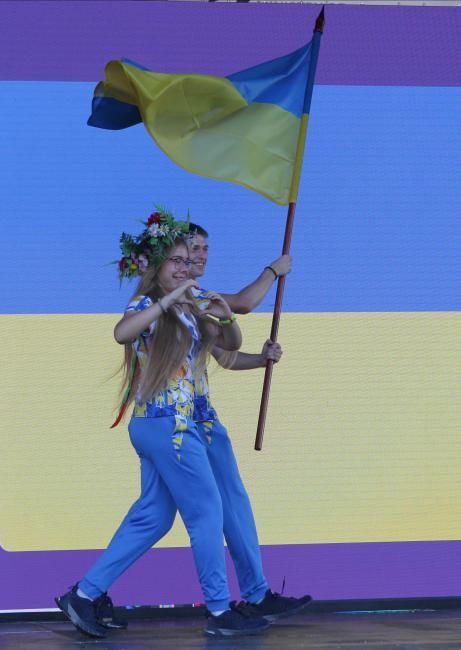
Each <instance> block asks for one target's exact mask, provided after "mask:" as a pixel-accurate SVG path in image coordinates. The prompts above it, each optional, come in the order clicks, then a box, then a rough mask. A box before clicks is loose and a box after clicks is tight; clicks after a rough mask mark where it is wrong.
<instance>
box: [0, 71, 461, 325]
mask: <svg viewBox="0 0 461 650" xmlns="http://www.w3.org/2000/svg"><path fill="white" fill-rule="evenodd" d="M92 90H93V83H83V82H1V83H0V96H1V102H2V107H3V120H4V123H5V124H8V125H9V126H8V129H7V130H5V132H4V133H3V135H2V147H3V152H4V161H6V162H5V163H4V165H3V167H2V175H1V177H0V194H1V195H2V212H3V214H5V215H7V218H6V219H3V223H2V239H3V241H4V245H3V247H2V262H3V268H4V269H9V270H10V272H11V282H7V283H4V286H3V289H2V300H1V303H0V313H105V312H106V313H108V312H110V313H113V312H119V311H120V310H121V309H122V308H123V305H124V304H125V302H126V301H127V299H128V297H129V295H130V293H131V291H132V290H133V289H134V287H129V286H126V287H123V288H122V289H121V290H119V289H118V284H117V277H116V271H115V267H107V266H105V264H106V263H107V262H110V261H111V260H115V259H117V258H118V256H119V249H118V237H119V234H120V233H121V232H122V231H123V230H126V231H129V232H136V231H137V230H138V229H139V223H138V221H137V220H138V219H141V218H145V217H146V216H147V215H148V214H149V211H150V210H151V208H152V206H153V203H154V202H160V203H164V204H166V205H169V206H170V207H171V208H172V209H173V210H175V211H176V213H177V214H178V215H179V216H184V215H185V214H186V213H187V210H188V209H190V211H191V215H192V218H193V220H194V221H197V222H200V223H203V225H204V226H205V227H206V228H207V229H208V230H209V231H210V233H211V240H210V243H211V255H210V263H209V269H208V272H207V278H206V281H205V282H204V284H205V286H207V287H213V288H216V289H218V290H221V291H233V290H236V289H238V288H240V287H241V286H242V285H243V284H244V283H246V282H248V281H250V280H251V279H252V278H253V277H254V276H255V275H257V274H258V273H259V272H260V271H261V270H262V268H263V267H264V266H265V265H266V264H268V263H269V262H270V261H271V260H272V259H274V258H275V257H276V256H277V255H278V254H279V251H280V248H281V238H282V233H283V227H284V216H285V210H284V208H281V207H278V206H275V205H272V204H270V203H269V202H268V201H267V200H265V199H263V198H262V197H259V196H258V195H253V193H251V192H248V191H247V190H245V189H244V188H240V187H236V186H233V185H229V184H226V183H223V182H219V181H214V180H211V179H205V178H199V177H197V176H193V175H191V174H188V173H187V172H185V171H183V170H181V169H179V168H178V167H176V166H175V165H174V164H173V163H172V162H171V161H170V160H169V159H168V158H167V157H166V156H165V155H164V154H162V153H161V152H160V151H157V150H156V148H155V147H152V144H151V142H150V139H149V138H148V137H147V136H146V133H145V131H144V129H143V127H142V126H138V127H134V128H132V129H130V130H128V131H125V132H119V133H114V132H110V131H100V130H97V129H90V128H88V127H87V126H86V119H87V115H88V108H89V102H90V98H91V94H92ZM314 93H315V97H314V100H313V105H315V111H314V112H313V115H312V118H311V123H310V128H309V144H308V147H307V150H306V159H305V164H304V171H303V174H304V178H303V180H302V183H301V193H300V196H299V207H298V214H297V221H296V225H295V235H294V247H293V255H294V260H295V265H294V271H293V274H292V276H291V277H290V279H289V282H288V283H287V290H286V297H285V300H284V309H285V310H287V311H299V312H303V311H420V310H423V311H426V310H428V311H431V310H442V311H446V310H459V309H460V308H461V294H460V292H459V277H460V276H461V259H460V256H459V250H460V244H461V221H460V219H459V214H460V213H461V197H460V194H459V187H461V130H460V129H459V128H458V126H459V124H460V123H461V88H453V87H450V88H448V87H445V88H444V87H437V88H430V87H424V88H418V87H411V88H404V87H373V86H367V87H361V86H318V87H316V88H315V91H314ZM25 188H26V189H27V191H25ZM178 188H180V191H178ZM383 189H384V191H383ZM221 213H223V214H225V215H226V218H225V219H221V218H220V215H221ZM229 214H231V215H232V219H229ZM273 301H274V293H270V294H269V295H268V296H267V298H266V299H265V300H264V301H263V303H262V304H261V306H260V308H259V310H260V311H264V312H267V311H271V310H272V306H273Z"/></svg>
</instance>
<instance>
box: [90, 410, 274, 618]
mask: <svg viewBox="0 0 461 650" xmlns="http://www.w3.org/2000/svg"><path fill="white" fill-rule="evenodd" d="M129 432H130V438H131V442H132V444H133V446H134V448H135V449H136V452H137V453H138V455H139V457H140V461H141V495H140V497H139V499H138V500H137V501H136V502H135V503H134V504H133V506H132V507H131V508H130V510H129V511H128V514H127V515H126V517H125V519H124V520H123V522H122V524H121V525H120V527H119V529H118V530H117V532H116V533H115V535H114V537H113V538H112V540H111V542H110V544H109V546H108V548H107V549H106V551H104V553H103V554H102V555H101V556H100V557H99V559H98V560H97V561H96V563H95V564H94V565H93V566H92V567H91V569H90V570H89V571H88V573H87V574H86V575H85V577H84V579H83V580H82V581H81V582H80V583H79V587H80V588H81V589H82V590H83V591H84V592H85V593H86V594H87V595H88V596H90V597H91V598H97V597H98V596H99V595H100V594H101V593H103V592H105V591H107V590H108V589H109V587H110V585H111V584H112V583H113V582H114V581H115V580H116V579H117V578H118V577H119V576H120V575H121V574H122V573H123V572H124V571H125V570H126V569H127V568H128V567H129V566H131V564H133V562H135V561H136V560H137V559H138V558H139V557H140V556H141V555H142V554H143V553H145V552H146V551H147V550H149V549H150V548H151V547H152V546H153V545H154V544H155V543H156V542H158V541H159V539H161V538H162V537H163V536H164V535H165V534H166V533H167V532H168V531H169V530H170V528H171V527H172V525H173V522H174V519H175V515H176V511H177V510H179V513H180V515H181V518H182V520H183V521H184V524H185V526H186V529H187V531H188V533H189V537H190V541H191V546H192V550H193V555H194V560H195V564H196V568H197V572H198V577H199V580H200V585H201V587H202V591H203V595H204V600H205V603H206V605H207V607H208V609H210V611H219V610H222V609H226V608H227V607H228V604H229V590H228V585H227V575H226V567H225V559H224V544H223V531H224V535H225V537H226V541H227V544H228V546H229V550H230V552H231V555H232V559H233V561H234V564H235V569H236V573H237V577H238V580H239V584H240V589H241V594H242V597H243V598H245V599H246V600H251V601H253V602H256V601H258V600H259V599H260V598H262V597H263V596H264V594H265V592H266V590H267V588H268V587H267V583H266V580H265V578H264V575H263V572H262V564H261V555H260V550H259V543H258V538H257V533H256V527H255V523H254V519H253V514H252V511H251V505H250V502H249V499H248V495H247V493H246V491H245V488H244V486H243V484H242V481H241V478H240V475H239V472H238V468H237V463H236V461H235V457H234V453H233V451H232V445H231V443H230V440H229V437H228V435H227V431H226V429H225V428H224V427H223V426H222V425H221V424H220V423H219V422H218V421H215V422H213V423H194V422H193V421H192V420H189V419H188V420H187V424H186V427H184V426H181V427H178V426H177V420H176V418H175V417H162V418H132V419H131V422H130V425H129Z"/></svg>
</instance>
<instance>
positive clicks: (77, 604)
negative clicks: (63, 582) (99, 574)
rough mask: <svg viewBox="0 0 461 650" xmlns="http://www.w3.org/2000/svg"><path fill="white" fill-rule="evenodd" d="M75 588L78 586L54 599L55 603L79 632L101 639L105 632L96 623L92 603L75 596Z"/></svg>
mask: <svg viewBox="0 0 461 650" xmlns="http://www.w3.org/2000/svg"><path fill="white" fill-rule="evenodd" d="M77 588H78V585H75V586H74V587H72V589H71V590H70V591H68V592H67V593H66V594H64V595H63V596H58V597H57V598H55V599H54V600H55V603H56V605H57V606H58V607H59V609H60V610H61V611H62V612H63V613H64V614H65V615H66V616H67V618H68V619H69V620H70V621H71V622H72V623H73V624H74V625H75V627H76V628H78V629H79V630H80V631H81V632H83V633H84V634H87V635H88V636H91V637H96V638H98V639H102V638H103V637H105V636H106V632H105V630H104V628H103V627H102V626H101V625H100V624H99V623H98V620H97V618H96V608H95V605H94V602H93V601H92V600H88V598H81V597H80V596H77Z"/></svg>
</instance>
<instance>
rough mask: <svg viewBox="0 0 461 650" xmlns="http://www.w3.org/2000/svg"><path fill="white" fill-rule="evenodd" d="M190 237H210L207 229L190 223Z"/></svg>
mask: <svg viewBox="0 0 461 650" xmlns="http://www.w3.org/2000/svg"><path fill="white" fill-rule="evenodd" d="M189 235H192V236H193V235H201V236H202V237H208V233H207V231H206V230H205V228H202V226H199V225H198V224H197V223H192V222H190V223H189Z"/></svg>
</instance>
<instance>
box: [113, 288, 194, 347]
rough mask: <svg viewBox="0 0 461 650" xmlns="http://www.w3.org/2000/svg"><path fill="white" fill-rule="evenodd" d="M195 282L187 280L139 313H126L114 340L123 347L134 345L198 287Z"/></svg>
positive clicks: (115, 331) (116, 329) (116, 330)
mask: <svg viewBox="0 0 461 650" xmlns="http://www.w3.org/2000/svg"><path fill="white" fill-rule="evenodd" d="M196 286H197V283H196V282H195V280H187V281H186V282H184V284H182V285H181V286H179V287H178V288H177V289H175V290H174V291H172V292H171V293H168V294H167V295H166V296H163V298H160V300H159V301H158V302H156V303H155V304H153V305H151V306H150V307H147V309H143V310H142V311H138V312H132V311H131V312H126V313H125V314H124V315H123V317H122V318H121V320H119V322H118V323H117V325H116V326H115V328H114V338H115V340H116V341H117V343H120V344H121V345H123V344H125V343H132V342H133V341H134V340H135V339H136V338H137V337H138V336H140V334H141V333H142V332H144V331H145V330H147V329H149V327H150V326H151V325H152V323H154V322H155V321H156V320H157V319H158V318H159V317H160V316H161V315H162V314H163V313H164V312H166V311H167V309H169V308H170V307H171V306H172V305H174V304H175V303H176V302H177V301H178V300H179V298H181V297H182V296H183V295H184V293H185V292H186V291H187V289H190V288H191V287H196Z"/></svg>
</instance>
